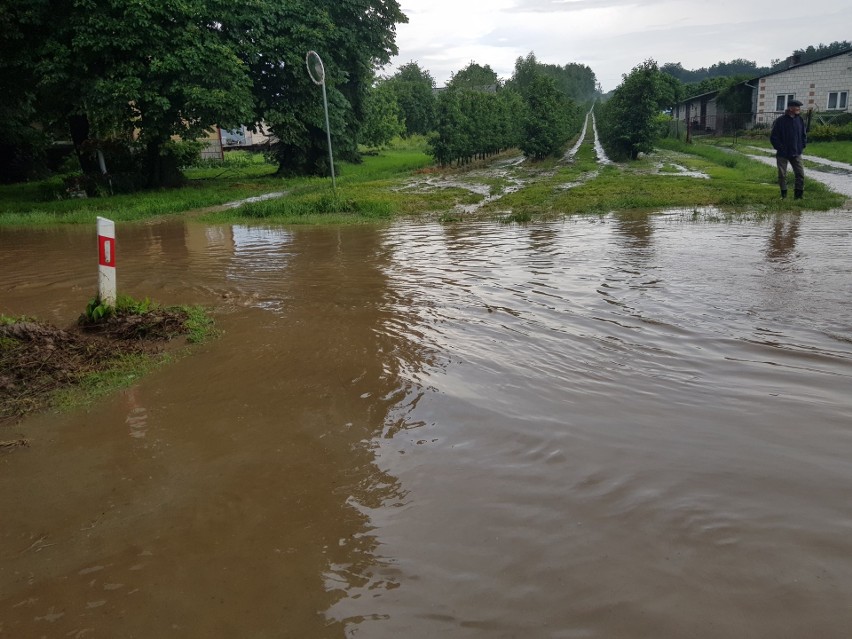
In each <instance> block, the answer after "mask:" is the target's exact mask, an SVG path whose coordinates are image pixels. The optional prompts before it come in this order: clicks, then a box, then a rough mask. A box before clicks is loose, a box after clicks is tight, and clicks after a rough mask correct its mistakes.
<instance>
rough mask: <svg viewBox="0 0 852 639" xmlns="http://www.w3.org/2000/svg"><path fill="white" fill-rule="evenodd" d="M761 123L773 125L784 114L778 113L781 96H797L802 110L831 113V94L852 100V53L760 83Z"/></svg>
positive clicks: (757, 109)
mask: <svg viewBox="0 0 852 639" xmlns="http://www.w3.org/2000/svg"><path fill="white" fill-rule="evenodd" d="M758 83H759V84H758V89H757V105H756V107H757V108H756V111H755V112H756V114H757V122H771V121H772V120H774V119H775V118H776V117H778V115H780V113H779V112H778V111H776V109H775V106H776V105H775V100H776V96H778V95H793V96H795V99H797V100H799V101H800V102H802V104H803V105H804V106H803V107H802V110H803V111H804V110H807V109H813V110H814V111H828V94H829V92H831V91H846V92H847V105H846V108H845V109H844V110H845V111H847V112H848V111H849V98H852V52H849V53H844V54H842V55H837V56H834V57H832V58H828V59H826V60H820V61H819V62H813V63H810V64H804V65H801V66H798V67H793V68H792V69H787V70H786V71H782V72H780V73H776V74H774V75H770V76H767V77H765V78H760V80H758Z"/></svg>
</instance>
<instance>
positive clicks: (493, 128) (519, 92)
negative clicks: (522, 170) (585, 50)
mask: <svg viewBox="0 0 852 639" xmlns="http://www.w3.org/2000/svg"><path fill="white" fill-rule="evenodd" d="M597 95H598V85H597V81H596V79H595V75H594V72H592V70H591V69H590V68H589V67H586V66H583V65H578V64H567V65H564V66H559V65H548V64H542V63H540V62H539V61H538V60H536V58H535V55H534V54H533V53H530V54H529V55H528V56H526V57H522V58H518V60H517V61H516V63H515V70H514V73H513V75H512V77H511V78H510V79H509V80H507V81H505V82H504V81H501V80H500V79H499V78H498V76H497V74H496V73H495V72H494V71H493V70H492V69H491V67H490V66H489V65H485V66H482V65H479V64H477V63H475V62H471V63H470V64H469V65H468V66H467V67H465V68H464V69H462V70H460V71H458V72H457V73H455V74H453V76H452V78H451V79H450V81H449V82H448V83H447V86H446V87H445V88H444V89H441V90H436V89H435V81H434V79H433V78H432V76H431V75H430V74H429V72H428V71H425V70H423V69H421V68H420V67H419V65H418V64H417V63H416V62H411V63H409V64H407V65H404V66H403V67H401V68H400V69H399V71H398V72H397V73H396V74H395V75H393V76H392V77H390V78H387V79H384V80H382V81H380V82H379V83H378V84H377V86H376V87H375V88H374V90H373V92H372V94H371V96H370V99H369V100H368V105H367V106H368V116H367V123H366V126H365V130H364V133H365V135H364V136H362V141H363V142H364V143H366V144H375V145H380V144H382V143H384V142H386V141H387V140H389V139H390V138H391V137H392V136H393V135H394V134H396V133H398V132H399V131H404V134H405V135H415V134H423V135H428V136H429V148H430V152H431V154H432V155H433V157H434V158H435V160H436V161H437V162H439V163H440V164H442V165H446V164H450V163H453V162H456V163H459V164H465V163H467V162H470V161H471V160H473V159H476V158H484V157H486V156H489V155H492V154H494V153H498V152H500V151H502V150H504V149H507V148H515V147H517V148H520V149H521V150H522V151H523V153H524V154H525V155H526V156H528V157H531V158H534V159H541V158H544V157H547V156H549V155H554V154H557V153H559V151H560V150H561V149H562V147H564V145H565V144H566V142H567V141H568V140H569V139H570V138H571V137H572V136H573V135H575V134H576V133H577V132H578V131H579V129H580V127H581V126H582V121H583V113H584V110H585V108H584V106H585V105H586V104H589V103H591V102H592V101H593V100H594V99H595V98H596V97H597ZM374 132H375V133H377V135H375V136H373V135H372V134H373V133H374Z"/></svg>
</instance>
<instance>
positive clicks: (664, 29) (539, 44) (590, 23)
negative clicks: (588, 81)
mask: <svg viewBox="0 0 852 639" xmlns="http://www.w3.org/2000/svg"><path fill="white" fill-rule="evenodd" d="M400 5H401V6H402V10H403V12H404V13H405V14H406V15H407V16H408V24H402V25H398V26H397V45H398V46H399V55H398V56H397V57H396V58H394V60H393V61H392V64H391V65H390V66H388V67H386V68H385V70H384V73H385V74H391V73H393V71H394V70H395V68H396V67H398V66H399V65H401V64H405V63H407V62H410V61H412V60H414V61H416V62H418V63H419V64H420V66H421V68H424V69H427V70H428V71H429V72H430V73H431V74H432V76H433V77H434V78H435V80H436V81H437V84H438V86H443V84H444V83H445V82H446V81H447V80H448V79H449V78H450V74H451V73H453V72H455V71H458V70H460V69H462V68H463V67H465V66H467V64H468V63H470V61H471V60H473V61H475V62H477V63H479V64H481V65H483V66H484V65H486V64H489V65H491V68H492V69H494V71H496V72H497V74H498V75H499V76H500V77H501V78H503V79H508V78H509V77H511V75H512V70H513V69H514V66H515V60H516V59H517V58H518V57H519V56H525V55H526V54H528V53H529V52H530V51H534V52H535V55H536V57H537V58H538V60H539V61H541V62H546V63H549V64H567V63H569V62H576V63H579V64H585V65H588V66H589V67H591V69H592V71H594V72H595V75H596V76H597V79H598V82H600V83H601V85H602V86H603V89H604V91H610V90H611V89H614V88H615V87H616V86H618V85H619V84H620V83H621V76H622V74H623V73H629V72H630V70H631V69H632V68H633V67H634V66H636V65H637V64H640V63H641V62H642V61H643V60H646V59H648V58H653V59H654V60H656V61H657V62H658V63H659V64H660V65H662V64H664V63H666V62H680V63H681V64H683V66H684V68H686V69H697V68H699V67H707V66H710V65H711V64H714V63H716V62H719V61H725V62H728V61H730V60H733V59H735V58H745V59H746V60H752V61H754V62H756V63H757V65H758V66H768V65H769V63H770V61H771V60H772V59H774V58H786V57H787V56H789V55H790V54H792V52H793V50H794V49H796V48H802V47H806V46H808V45H810V44H813V45H817V44H819V43H824V44H828V43H830V42H833V41H836V40H852V11H850V9H849V6H850V5H849V0H810V1H808V2H806V1H802V0H795V1H794V0H779V1H775V2H770V1H768V0H715V1H711V2H702V1H700V0H690V1H686V0H644V1H642V2H639V1H637V0H400Z"/></svg>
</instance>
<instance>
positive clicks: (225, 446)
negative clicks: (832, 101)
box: [0, 211, 852, 639]
mask: <svg viewBox="0 0 852 639" xmlns="http://www.w3.org/2000/svg"><path fill="white" fill-rule="evenodd" d="M117 235H118V248H117V255H118V287H119V292H120V293H126V294H130V295H133V296H135V297H145V296H149V297H151V298H153V299H156V300H157V301H159V302H162V303H165V304H173V303H190V304H204V305H206V306H209V307H211V308H213V309H214V315H215V317H216V320H217V325H218V326H219V328H220V329H221V330H222V331H223V333H222V335H221V336H220V337H219V338H218V339H217V340H214V341H212V342H210V343H208V344H205V345H202V346H201V347H199V348H197V349H196V350H195V351H194V353H193V354H192V355H191V356H190V357H186V358H183V359H180V360H178V361H177V362H175V363H173V364H171V365H169V366H168V367H165V368H163V369H161V370H159V371H156V372H154V373H153V374H151V375H150V376H149V377H146V378H145V379H144V380H143V381H142V382H141V383H138V384H136V385H135V386H134V387H132V388H131V389H129V390H127V391H124V392H120V393H117V394H116V395H114V396H112V397H110V398H108V399H105V400H102V401H100V402H99V403H98V404H97V405H95V406H93V407H91V408H90V409H88V410H84V411H78V412H74V413H70V414H63V415H41V416H36V417H32V418H29V419H27V420H26V421H25V422H23V423H22V424H20V425H18V426H16V427H15V428H14V429H12V430H11V431H8V432H3V433H2V435H3V438H7V437H6V436H7V435H9V436H11V435H12V434H17V433H20V434H22V435H25V436H26V437H27V438H28V439H30V440H31V442H32V445H31V447H30V448H29V449H21V450H18V451H15V452H14V453H10V454H4V455H0V637H4V636H8V637H15V638H19V637H23V638H28V637H42V636H44V637H87V638H91V637H251V638H261V637H262V638H266V637H270V638H271V637H298V638H314V637H319V638H325V637H329V638H335V637H356V636H357V637H369V638H371V639H372V638H381V639H384V638H396V637H400V636H406V637H436V636H441V637H452V638H467V637H488V638H491V637H500V638H502V637H519V636H524V637H600V638H608V639H610V638H621V637H624V638H632V637H655V638H680V637H698V638H705V637H706V638H708V639H710V638H713V639H718V638H719V637H767V638H769V637H772V638H773V639H774V638H778V637H820V638H835V637H836V638H838V639H840V638H846V637H849V636H850V635H852V606H850V599H849V593H850V592H852V393H851V392H850V389H852V295H850V294H852V257H850V249H852V218H850V217H849V214H848V212H838V211H836V212H829V213H824V214H823V213H820V214H807V213H806V214H780V215H778V216H777V217H770V218H768V219H766V220H761V221H741V222H733V223H711V222H705V221H695V220H692V218H691V217H690V216H686V215H681V214H678V213H674V214H667V215H641V214H632V215H614V216H608V217H603V218H598V217H593V218H576V219H569V220H566V221H564V222H558V223H547V224H544V223H542V224H529V225H523V226H509V225H501V224H497V223H490V222H475V223H474V222H470V223H460V224H455V225H443V226H442V225H439V224H429V223H409V222H400V223H396V224H393V225H391V226H388V227H386V228H372V227H371V228H354V227H353V228H341V229H330V228H325V229H309V228H305V229H300V228H290V229H277V228H260V227H245V226H211V227H208V226H205V225H203V224H199V223H193V222H190V223H187V224H185V225H184V224H182V223H180V222H166V223H155V224H149V225H123V226H122V225H119V227H118V229H117ZM0 247H2V250H0V312H2V313H6V314H29V315H33V316H36V317H39V318H40V319H44V320H48V321H51V322H53V323H56V324H58V325H60V326H62V325H66V324H69V323H71V322H72V321H73V320H74V318H75V317H76V316H77V315H78V314H79V312H80V311H81V310H82V309H83V307H84V306H85V303H86V301H87V300H88V298H89V297H90V296H91V294H92V291H93V290H94V288H95V285H96V281H95V277H96V265H95V266H94V267H93V264H92V261H93V260H92V256H93V255H96V244H95V238H94V232H93V229H79V228H60V229H56V230H29V231H14V230H9V229H0Z"/></svg>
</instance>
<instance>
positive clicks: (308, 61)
mask: <svg viewBox="0 0 852 639" xmlns="http://www.w3.org/2000/svg"><path fill="white" fill-rule="evenodd" d="M305 65H306V66H307V67H308V75H309V76H311V80H312V81H313V83H314V84H318V85H320V86H321V87H322V103H323V107H324V108H325V134H326V137H327V138H328V161H329V166H331V187H332V189H334V192H335V193H336V192H337V181H336V180H335V179H334V155H333V154H332V152H331V126H330V125H329V123H328V98H327V97H326V94H325V67H324V66H323V64H322V58H320V57H319V54H318V53H317V52H316V51H308V54H307V55H306V56H305Z"/></svg>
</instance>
